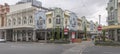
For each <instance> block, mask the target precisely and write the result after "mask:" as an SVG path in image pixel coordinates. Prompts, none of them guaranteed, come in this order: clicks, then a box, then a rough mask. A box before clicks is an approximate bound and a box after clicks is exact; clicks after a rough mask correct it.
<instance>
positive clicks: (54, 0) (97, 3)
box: [0, 0, 108, 25]
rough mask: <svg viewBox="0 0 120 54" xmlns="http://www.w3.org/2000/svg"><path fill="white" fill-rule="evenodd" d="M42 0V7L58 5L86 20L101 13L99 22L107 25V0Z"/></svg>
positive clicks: (6, 0) (4, 0)
mask: <svg viewBox="0 0 120 54" xmlns="http://www.w3.org/2000/svg"><path fill="white" fill-rule="evenodd" d="M18 1H20V0H0V4H4V3H8V4H9V5H14V4H15V3H16V2H18ZM39 1H41V2H42V6H43V7H47V8H51V7H60V8H62V9H64V10H70V11H72V12H75V13H76V14H77V16H78V17H79V18H80V17H82V16H86V19H87V20H88V21H90V20H92V21H93V22H98V21H99V15H101V24H102V25H107V22H106V18H107V11H106V7H107V3H108V0H39Z"/></svg>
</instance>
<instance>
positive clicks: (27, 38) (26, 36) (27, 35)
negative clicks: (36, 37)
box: [26, 30, 29, 41]
mask: <svg viewBox="0 0 120 54" xmlns="http://www.w3.org/2000/svg"><path fill="white" fill-rule="evenodd" d="M26 41H29V40H28V32H27V30H26Z"/></svg>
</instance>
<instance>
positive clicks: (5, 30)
mask: <svg viewBox="0 0 120 54" xmlns="http://www.w3.org/2000/svg"><path fill="white" fill-rule="evenodd" d="M4 38H5V40H6V41H7V31H6V30H5V37H4Z"/></svg>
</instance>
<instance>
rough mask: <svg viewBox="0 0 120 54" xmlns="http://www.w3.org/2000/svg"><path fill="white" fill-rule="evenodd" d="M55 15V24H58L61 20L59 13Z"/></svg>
mask: <svg viewBox="0 0 120 54" xmlns="http://www.w3.org/2000/svg"><path fill="white" fill-rule="evenodd" d="M56 17H57V18H56V24H60V21H61V20H60V15H57V16H56Z"/></svg>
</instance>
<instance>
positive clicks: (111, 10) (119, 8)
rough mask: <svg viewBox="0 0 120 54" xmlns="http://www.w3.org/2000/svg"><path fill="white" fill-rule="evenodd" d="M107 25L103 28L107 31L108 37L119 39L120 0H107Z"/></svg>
mask: <svg viewBox="0 0 120 54" xmlns="http://www.w3.org/2000/svg"><path fill="white" fill-rule="evenodd" d="M106 9H107V11H108V18H107V22H108V26H106V27H104V28H103V29H104V30H106V31H108V35H109V38H110V39H112V40H114V41H120V27H119V25H120V0H109V2H108V6H107V8H106Z"/></svg>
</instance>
